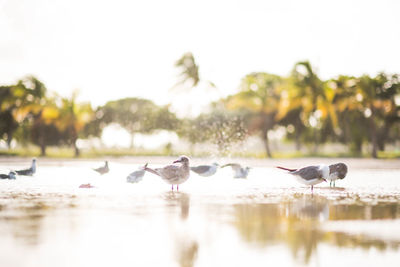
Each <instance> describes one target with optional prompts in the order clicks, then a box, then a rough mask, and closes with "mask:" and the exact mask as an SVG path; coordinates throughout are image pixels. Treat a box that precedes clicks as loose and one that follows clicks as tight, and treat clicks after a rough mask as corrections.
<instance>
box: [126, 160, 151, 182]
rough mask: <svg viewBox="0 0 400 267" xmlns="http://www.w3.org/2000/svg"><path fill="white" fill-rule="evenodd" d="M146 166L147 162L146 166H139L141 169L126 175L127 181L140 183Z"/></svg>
mask: <svg viewBox="0 0 400 267" xmlns="http://www.w3.org/2000/svg"><path fill="white" fill-rule="evenodd" d="M146 167H147V163H146V164H145V165H144V166H142V167H139V169H138V170H137V171H134V172H132V173H131V174H129V175H128V176H127V177H126V181H127V182H128V183H138V182H140V181H141V180H142V179H143V176H144V172H145V168H146Z"/></svg>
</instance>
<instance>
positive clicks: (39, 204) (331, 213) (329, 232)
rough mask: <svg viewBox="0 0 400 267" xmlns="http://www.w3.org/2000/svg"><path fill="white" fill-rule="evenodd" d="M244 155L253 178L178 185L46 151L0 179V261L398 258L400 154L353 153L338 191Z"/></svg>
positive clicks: (372, 261) (244, 262) (221, 175)
mask: <svg viewBox="0 0 400 267" xmlns="http://www.w3.org/2000/svg"><path fill="white" fill-rule="evenodd" d="M21 161H22V162H21ZM164 161H165V163H167V162H170V161H171V160H170V159H157V160H156V163H158V164H160V163H163V162H164ZM342 161H343V160H342ZM150 162H151V160H150ZM0 163H1V164H0V167H1V170H2V173H7V172H8V169H9V168H12V169H13V168H16V169H19V168H21V167H24V166H26V165H29V163H27V162H26V160H25V161H23V160H3V161H1V162H0ZM247 163H249V164H250V165H252V166H254V168H253V169H252V170H251V172H250V174H249V177H248V179H232V178H231V177H232V173H231V171H230V170H229V168H224V169H220V170H219V171H218V172H217V174H216V175H215V176H212V177H199V176H197V175H196V174H192V175H191V178H190V179H189V181H188V182H186V183H185V184H182V185H181V186H180V192H171V191H170V186H169V185H167V184H165V183H164V182H163V181H162V180H160V179H159V178H157V177H156V176H154V175H152V174H146V175H145V177H144V178H143V181H142V182H140V183H138V184H129V183H126V182H125V178H126V176H127V175H128V174H129V173H130V172H132V171H134V170H136V168H137V167H138V166H139V162H137V161H133V162H130V160H128V159H125V160H115V161H113V160H111V161H110V168H111V171H110V173H108V174H106V175H103V176H100V175H98V174H97V173H95V172H94V171H92V170H91V168H92V167H98V166H100V165H101V164H102V163H101V162H99V161H56V160H53V161H51V160H47V161H46V160H40V159H39V168H38V172H37V174H36V175H35V177H18V178H17V180H15V181H12V180H11V181H10V180H1V181H0V192H1V194H0V236H1V238H0V251H1V254H0V266H7V267H14V266H16V267H19V266H24V267H25V266H35V267H36V266H40V267H46V266H49V267H50V266H51V267H52V266H183V267H189V266H268V265H269V266H275V265H278V264H279V266H338V265H340V266H350V265H356V266H398V264H399V262H400V169H399V168H398V167H400V164H397V163H398V161H394V162H390V163H387V162H385V161H377V162H375V161H374V163H375V165H374V164H371V163H370V161H365V162H363V161H352V160H347V161H346V163H348V165H349V173H348V176H347V177H346V178H345V179H344V180H341V181H337V183H336V186H337V188H335V189H333V188H332V189H331V188H329V184H327V183H325V184H320V185H317V186H316V187H315V189H314V194H313V195H312V194H311V191H310V189H309V188H308V187H305V186H303V185H301V184H298V183H297V182H296V180H295V179H293V178H292V177H291V176H289V175H287V174H285V172H283V171H281V170H277V169H274V168H273V167H272V166H273V165H275V163H274V162H269V161H265V162H263V161H248V162H247ZM306 163H309V164H312V163H313V162H312V160H311V159H309V160H307V159H306V160H302V161H288V162H286V163H285V165H286V166H287V165H288V164H289V167H294V166H296V164H302V165H304V164H306ZM158 164H152V163H151V164H150V165H151V166H158ZM397 166H398V167H397ZM84 183H91V184H92V185H94V186H95V187H94V188H90V189H86V188H79V185H81V184H84Z"/></svg>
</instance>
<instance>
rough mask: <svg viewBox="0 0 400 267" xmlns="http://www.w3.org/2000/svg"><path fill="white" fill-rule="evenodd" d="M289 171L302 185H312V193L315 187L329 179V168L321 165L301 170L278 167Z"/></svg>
mask: <svg viewBox="0 0 400 267" xmlns="http://www.w3.org/2000/svg"><path fill="white" fill-rule="evenodd" d="M277 168H278V169H282V170H285V171H288V172H289V173H290V174H292V175H294V176H295V177H296V178H297V180H298V181H299V182H300V183H303V184H306V185H311V193H313V192H314V185H316V184H319V183H322V182H326V179H328V177H329V166H327V165H324V164H320V165H317V166H307V167H303V168H301V169H289V168H285V167H279V166H278V167H277Z"/></svg>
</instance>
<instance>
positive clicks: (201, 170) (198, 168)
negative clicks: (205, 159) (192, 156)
mask: <svg viewBox="0 0 400 267" xmlns="http://www.w3.org/2000/svg"><path fill="white" fill-rule="evenodd" d="M190 169H191V170H192V171H194V172H196V173H204V172H207V171H208V170H210V166H207V165H200V166H196V167H190Z"/></svg>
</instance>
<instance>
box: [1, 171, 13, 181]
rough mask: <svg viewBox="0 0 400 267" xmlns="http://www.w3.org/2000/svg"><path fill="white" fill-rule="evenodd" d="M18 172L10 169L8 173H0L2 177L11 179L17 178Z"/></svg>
mask: <svg viewBox="0 0 400 267" xmlns="http://www.w3.org/2000/svg"><path fill="white" fill-rule="evenodd" d="M16 175H17V174H16V173H15V172H14V171H10V172H9V173H8V174H0V179H10V180H15V178H16Z"/></svg>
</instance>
